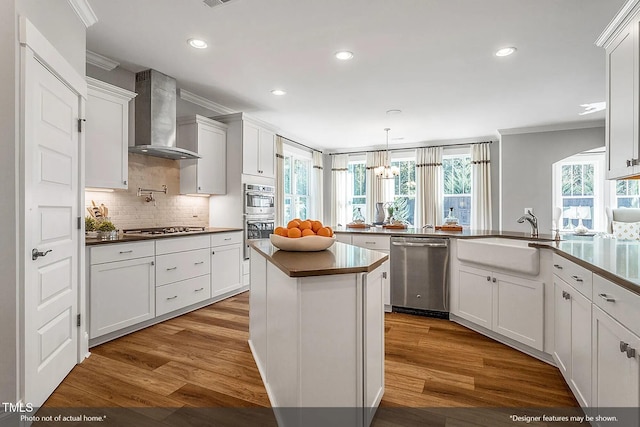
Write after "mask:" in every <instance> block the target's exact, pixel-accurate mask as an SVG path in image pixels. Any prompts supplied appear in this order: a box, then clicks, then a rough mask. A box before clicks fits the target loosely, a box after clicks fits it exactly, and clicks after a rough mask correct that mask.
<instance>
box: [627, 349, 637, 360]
mask: <svg viewBox="0 0 640 427" xmlns="http://www.w3.org/2000/svg"><path fill="white" fill-rule="evenodd" d="M634 357H636V349H635V348H632V347H629V348H627V358H628V359H633V358H634Z"/></svg>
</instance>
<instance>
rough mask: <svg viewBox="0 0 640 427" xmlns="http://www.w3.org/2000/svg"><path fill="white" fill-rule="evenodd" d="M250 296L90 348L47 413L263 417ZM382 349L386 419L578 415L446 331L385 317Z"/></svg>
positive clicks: (535, 367) (548, 382)
mask: <svg viewBox="0 0 640 427" xmlns="http://www.w3.org/2000/svg"><path fill="white" fill-rule="evenodd" d="M248 296H249V294H248V292H246V293H244V294H241V295H238V296H235V297H232V298H229V299H227V300H224V301H221V302H218V303H216V304H213V305H211V306H208V307H205V308H203V309H200V310H197V311H194V312H192V313H189V314H185V315H183V316H180V317H178V318H175V319H171V320H168V321H166V322H163V323H161V324H158V325H155V326H151V327H149V328H146V329H144V330H142V331H139V332H136V333H133V334H130V335H127V336H125V337H122V338H120V339H117V340H114V341H111V342H108V343H106V344H103V345H100V346H97V347H94V348H92V349H91V353H92V355H91V357H89V358H88V359H86V360H85V361H84V362H83V363H82V364H80V365H78V366H76V367H75V368H74V369H73V370H72V371H71V373H70V374H69V375H68V376H67V378H66V379H65V380H64V381H63V382H62V384H61V385H60V386H59V387H58V388H57V389H56V391H55V392H54V393H53V394H52V395H51V397H50V398H49V399H48V400H47V402H46V403H45V405H44V407H45V408H63V407H73V408H98V407H99V408H118V407H122V408H129V409H130V410H131V411H133V412H135V413H136V415H141V416H143V417H144V418H145V419H147V420H152V421H154V422H155V423H156V424H155V425H158V424H157V422H158V421H162V420H164V422H165V423H167V420H171V422H170V423H169V425H180V423H179V422H178V421H177V420H176V419H172V414H174V412H176V411H178V410H179V408H191V407H195V408H197V407H207V408H230V407H233V408H269V406H270V405H269V399H268V397H267V393H266V390H265V388H264V385H263V384H262V381H261V379H260V375H259V373H258V369H257V367H256V365H255V362H254V360H253V357H252V356H251V352H250V350H249V346H248V344H247V339H248V338H249V326H248V325H249V318H248V314H249V298H248ZM385 349H386V361H385V375H386V376H385V384H386V385H385V394H384V397H383V399H382V403H381V407H382V408H389V412H388V414H393V413H394V411H393V410H395V409H401V408H407V407H409V408H425V407H428V408H452V407H455V408H471V409H470V410H469V411H471V412H470V413H472V410H473V408H478V407H483V408H486V407H495V408H534V407H539V408H550V407H563V408H567V407H577V406H578V404H577V402H576V400H575V399H574V397H573V395H572V394H571V392H570V390H569V388H568V387H567V386H566V384H565V383H564V380H563V379H562V376H561V374H560V372H559V371H558V370H557V369H556V368H554V367H552V366H549V365H547V364H546V363H543V362H541V361H539V360H537V359H534V358H532V357H529V356H527V355H524V354H522V353H520V352H518V351H516V350H513V349H511V348H509V347H507V346H504V345H502V344H500V343H497V342H495V341H493V340H491V339H489V338H486V337H484V336H482V335H480V334H477V333H475V332H473V331H471V330H469V329H466V328H464V327H462V326H460V325H457V324H455V323H452V322H448V321H445V320H438V319H429V318H423V317H416V316H411V315H406V314H398V313H387V314H386V315H385ZM145 408H156V409H154V410H146V409H145ZM436 412H437V411H436ZM436 412H434V414H435V413H436ZM253 413H257V414H260V417H261V418H260V422H259V424H262V425H275V420H274V418H273V416H272V412H271V410H263V411H253ZM384 413H385V414H386V413H387V412H384ZM509 413H510V412H509ZM174 415H175V414H174ZM405 415H406V411H405ZM485 415H486V414H485ZM197 416H198V415H194V417H197ZM237 416H238V415H237V414H235V415H233V416H231V418H232V419H233V420H235V421H238V418H237ZM173 418H177V417H173ZM377 418H378V417H377ZM387 418H388V416H385V415H382V416H381V419H382V421H381V422H380V425H391V424H393V425H398V424H396V422H391V419H390V418H388V419H387ZM385 419H387V421H388V422H385V421H384V420H385ZM394 419H396V418H394ZM396 420H397V419H396ZM254 421H255V420H254ZM378 421H380V420H378ZM458 421H459V422H458V423H457V424H455V423H454V424H455V425H485V424H482V423H471V422H470V421H464V420H458ZM154 422H151V423H150V424H154ZM465 423H466V424H465ZM252 424H253V423H252ZM454 424H451V423H447V425H454ZM492 424H493V422H492ZM185 425H186V424H185ZM201 425H206V424H201ZM228 425H232V424H228ZM434 425H444V424H438V423H436V424H434ZM487 425H488V424H487Z"/></svg>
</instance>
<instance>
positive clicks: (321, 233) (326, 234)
mask: <svg viewBox="0 0 640 427" xmlns="http://www.w3.org/2000/svg"><path fill="white" fill-rule="evenodd" d="M318 236H324V237H331V229H330V228H328V227H322V228H320V229H319V230H318Z"/></svg>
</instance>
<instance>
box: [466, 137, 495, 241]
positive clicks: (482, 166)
mask: <svg viewBox="0 0 640 427" xmlns="http://www.w3.org/2000/svg"><path fill="white" fill-rule="evenodd" d="M490 151H491V143H490V142H487V143H482V144H474V145H472V146H471V175H472V179H471V183H472V184H471V185H472V188H471V194H472V196H471V228H472V229H474V230H491V162H490Z"/></svg>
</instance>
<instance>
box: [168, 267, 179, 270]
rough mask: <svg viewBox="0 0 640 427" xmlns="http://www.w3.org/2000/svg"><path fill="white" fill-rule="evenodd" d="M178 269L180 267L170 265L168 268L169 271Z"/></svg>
mask: <svg viewBox="0 0 640 427" xmlns="http://www.w3.org/2000/svg"><path fill="white" fill-rule="evenodd" d="M177 269H178V267H169V268H167V271H169V270H177Z"/></svg>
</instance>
